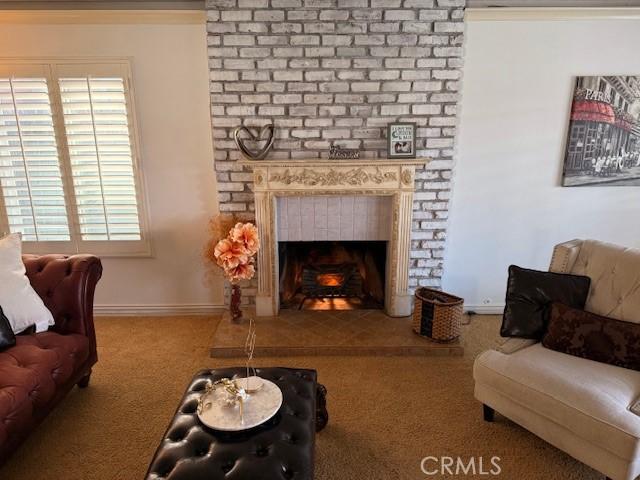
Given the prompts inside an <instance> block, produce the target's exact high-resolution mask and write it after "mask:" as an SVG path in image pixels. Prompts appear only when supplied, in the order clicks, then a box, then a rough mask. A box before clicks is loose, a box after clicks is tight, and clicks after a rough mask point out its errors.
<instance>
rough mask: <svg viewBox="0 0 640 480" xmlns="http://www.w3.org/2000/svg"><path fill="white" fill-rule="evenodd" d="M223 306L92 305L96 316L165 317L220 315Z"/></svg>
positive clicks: (206, 304) (223, 308) (197, 304)
mask: <svg viewBox="0 0 640 480" xmlns="http://www.w3.org/2000/svg"><path fill="white" fill-rule="evenodd" d="M224 310H225V306H224V305H218V304H210V303H192V304H180V305H94V307H93V313H94V314H95V315H96V316H115V315H121V316H127V315H132V316H153V315H158V316H166V315H209V314H212V313H221V312H223V311H224Z"/></svg>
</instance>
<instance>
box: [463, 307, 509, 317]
mask: <svg viewBox="0 0 640 480" xmlns="http://www.w3.org/2000/svg"><path fill="white" fill-rule="evenodd" d="M464 311H465V312H475V313H477V314H478V315H502V313H503V312H504V305H465V306H464Z"/></svg>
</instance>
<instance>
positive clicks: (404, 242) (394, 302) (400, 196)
mask: <svg viewBox="0 0 640 480" xmlns="http://www.w3.org/2000/svg"><path fill="white" fill-rule="evenodd" d="M412 211H413V192H412V191H401V192H398V193H396V195H395V196H394V206H393V229H394V230H395V232H396V235H395V236H394V238H393V240H392V245H391V248H390V249H389V252H388V253H387V275H389V276H390V278H391V279H392V281H391V285H390V287H391V288H387V291H386V296H385V297H386V298H385V310H386V312H387V315H389V316H391V317H406V316H408V315H411V312H412V309H413V295H411V294H410V293H409V252H410V249H411V222H412V218H413V217H412Z"/></svg>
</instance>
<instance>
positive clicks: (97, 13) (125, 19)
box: [0, 10, 207, 25]
mask: <svg viewBox="0 0 640 480" xmlns="http://www.w3.org/2000/svg"><path fill="white" fill-rule="evenodd" d="M206 19H207V16H206V13H205V12H204V11H195V10H3V11H0V24H38V25H40V24H48V25H73V24H82V25H99V24H159V25H189V24H202V25H204V24H205V22H206Z"/></svg>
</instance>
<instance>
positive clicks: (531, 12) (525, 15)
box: [465, 7, 640, 22]
mask: <svg viewBox="0 0 640 480" xmlns="http://www.w3.org/2000/svg"><path fill="white" fill-rule="evenodd" d="M465 20H466V21H468V22H500V21H567V20H640V7H630V8H578V7H550V8H543V7H513V8H502V7H497V8H467V9H466V11H465Z"/></svg>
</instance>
